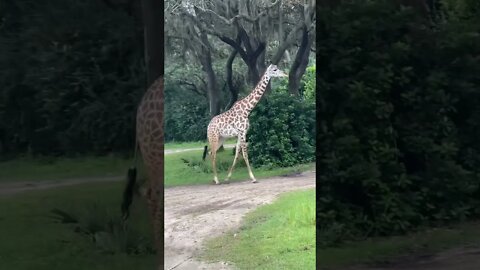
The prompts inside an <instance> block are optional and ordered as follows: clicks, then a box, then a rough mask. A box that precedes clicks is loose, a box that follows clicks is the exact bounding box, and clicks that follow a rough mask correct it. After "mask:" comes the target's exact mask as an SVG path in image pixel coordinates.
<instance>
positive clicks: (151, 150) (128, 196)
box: [122, 76, 164, 269]
mask: <svg viewBox="0 0 480 270" xmlns="http://www.w3.org/2000/svg"><path fill="white" fill-rule="evenodd" d="M163 100H164V95H163V76H160V77H159V78H158V79H157V80H155V81H154V82H153V83H152V85H151V86H150V87H149V88H148V90H147V91H146V93H145V94H144V96H143V98H142V101H141V102H140V105H139V107H138V109H137V116H136V139H135V160H136V156H137V149H139V150H140V152H141V154H142V158H143V162H144V164H145V171H146V176H147V192H146V197H147V201H148V206H149V208H150V217H151V220H152V225H153V232H154V238H155V246H156V249H157V254H158V257H159V258H158V260H159V268H158V269H163V268H164V258H163V254H162V252H161V251H162V250H163V247H164V246H163V245H164V239H163V229H164V210H163V197H164V194H163V188H164V182H163V180H164V176H163V174H164V168H163V165H164V163H163V161H164V153H163V151H164V144H163V140H164V132H163ZM134 163H135V162H134ZM135 177H136V167H135V165H134V166H133V167H132V168H130V169H129V171H128V182H127V185H126V187H125V190H124V195H123V202H122V213H123V218H124V220H126V219H127V218H128V216H129V206H130V204H131V202H132V196H133V189H134V184H135Z"/></svg>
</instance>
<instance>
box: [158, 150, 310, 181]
mask: <svg viewBox="0 0 480 270" xmlns="http://www.w3.org/2000/svg"><path fill="white" fill-rule="evenodd" d="M233 158H234V156H233V153H232V150H231V149H226V150H225V151H223V152H219V153H218V154H217V169H218V177H219V180H220V181H223V180H224V179H225V177H226V176H227V172H228V169H229V168H230V166H231V165H232V162H233ZM211 164H212V162H211V160H210V157H207V158H206V159H205V161H202V151H188V152H182V153H175V154H169V155H165V186H167V187H168V186H178V185H196V184H210V183H212V182H213V172H212V169H211ZM314 166H315V165H314V163H310V164H304V165H299V166H295V167H286V168H273V169H270V168H253V169H252V170H253V174H254V175H255V177H256V178H265V177H270V176H278V175H283V174H290V173H295V172H302V171H305V170H308V169H312V168H314ZM248 179H250V178H249V176H248V170H247V167H246V165H245V161H244V160H243V158H241V157H239V160H237V165H236V166H235V169H234V171H233V174H232V178H231V179H230V180H231V181H239V180H248Z"/></svg>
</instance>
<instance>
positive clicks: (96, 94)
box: [0, 0, 146, 155]
mask: <svg viewBox="0 0 480 270" xmlns="http://www.w3.org/2000/svg"><path fill="white" fill-rule="evenodd" d="M3 10H4V11H6V13H5V17H3V16H2V18H4V20H3V21H4V23H3V24H2V28H1V29H0V31H1V38H0V50H1V51H2V52H3V53H2V56H1V57H0V69H1V71H0V84H1V85H2V87H1V89H0V152H1V153H4V154H5V153H9V154H17V153H25V152H28V153H31V154H50V155H51V154H62V153H85V152H91V153H106V152H110V151H112V150H116V151H122V150H126V149H128V150H131V148H133V142H134V132H133V131H134V127H135V125H134V117H135V111H136V106H137V104H138V102H139V99H140V97H141V95H142V93H143V91H144V90H145V87H146V86H145V76H144V73H145V71H144V64H143V62H144V61H143V51H142V49H143V45H142V43H143V38H142V27H141V25H140V24H139V21H137V22H136V20H135V18H134V17H132V16H130V15H128V14H127V12H125V11H123V10H119V9H114V8H110V7H107V6H106V5H105V4H104V2H102V1H93V0H88V1H80V2H79V1H58V0H56V1H49V3H48V4H44V3H37V2H35V1H27V0H22V1H14V2H12V1H9V3H8V4H7V5H5V7H4V9H3ZM60 18H61V19H60ZM126 22H127V23H126ZM128 22H130V23H128ZM1 148H3V149H1Z"/></svg>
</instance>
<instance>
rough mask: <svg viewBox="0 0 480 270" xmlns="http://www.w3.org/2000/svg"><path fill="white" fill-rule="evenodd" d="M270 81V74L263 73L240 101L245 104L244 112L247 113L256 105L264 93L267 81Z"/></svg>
mask: <svg viewBox="0 0 480 270" xmlns="http://www.w3.org/2000/svg"><path fill="white" fill-rule="evenodd" d="M269 81H270V76H268V75H267V74H264V75H263V76H262V78H261V79H260V81H259V82H258V83H257V86H255V89H253V91H252V92H251V93H250V94H249V95H248V96H246V97H245V98H244V99H243V100H242V101H241V102H243V103H244V104H245V105H246V106H245V112H246V113H247V114H249V113H250V112H251V111H252V110H253V108H255V106H256V105H257V103H258V102H259V101H260V99H261V98H262V96H263V94H264V93H265V89H267V85H268V82H269Z"/></svg>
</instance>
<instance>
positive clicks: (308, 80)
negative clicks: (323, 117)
mask: <svg viewBox="0 0 480 270" xmlns="http://www.w3.org/2000/svg"><path fill="white" fill-rule="evenodd" d="M315 72H316V65H313V66H309V67H307V69H306V70H305V74H304V75H303V77H302V80H301V85H302V87H301V89H300V92H301V93H302V95H303V97H304V98H305V100H308V101H311V102H315V92H316V79H315V77H316V73H315Z"/></svg>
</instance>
